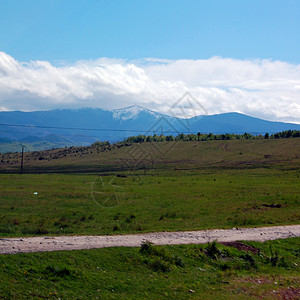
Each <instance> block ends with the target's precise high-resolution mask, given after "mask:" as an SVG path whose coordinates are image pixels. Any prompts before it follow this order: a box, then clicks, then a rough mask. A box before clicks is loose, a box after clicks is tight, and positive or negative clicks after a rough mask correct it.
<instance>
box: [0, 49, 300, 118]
mask: <svg viewBox="0 0 300 300" xmlns="http://www.w3.org/2000/svg"><path fill="white" fill-rule="evenodd" d="M186 92H189V93H190V94H191V95H193V96H194V98H195V99H196V100H197V104H198V106H199V107H200V108H202V112H203V113H204V112H205V113H208V114H215V113H224V112H232V111H236V112H241V113H245V114H248V115H252V116H256V117H261V118H265V119H268V120H278V121H291V122H296V123H300V65H294V64H290V63H287V62H282V61H271V60H236V59H229V58H221V57H213V58H210V59H207V60H164V59H151V58H148V59H143V60H135V61H124V60H120V59H107V58H101V59H98V60H93V61H78V62H75V63H73V64H64V65H59V66H57V65H54V64H51V63H49V62H46V61H30V62H19V61H17V60H15V59H14V58H13V57H11V56H10V55H8V54H6V53H4V52H0V110H2V111H3V110H25V111H32V110H48V109H54V108H79V107H100V108H107V109H112V108H120V107H124V106H128V105H132V104H134V103H135V104H139V105H141V106H144V107H147V108H149V109H153V110H156V111H159V112H163V113H167V114H168V113H170V112H171V111H172V107H173V105H174V104H175V103H177V102H178V100H179V99H180V98H181V97H182V95H184V94H185V93H186ZM195 103H196V102H194V104H195ZM195 105H196V104H195ZM189 109H191V108H189ZM173 111H174V110H173ZM198 112H200V110H199V111H198ZM180 114H181V115H180ZM177 115H178V116H183V117H188V116H190V115H188V114H186V113H184V112H183V111H182V110H177Z"/></svg>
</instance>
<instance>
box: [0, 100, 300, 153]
mask: <svg viewBox="0 0 300 300" xmlns="http://www.w3.org/2000/svg"><path fill="white" fill-rule="evenodd" d="M290 129H291V130H300V124H293V123H283V122H271V121H266V120H262V119H258V118H254V117H250V116H247V115H244V114H241V113H223V114H216V115H203V116H196V117H193V118H190V119H183V118H182V119H181V118H176V117H172V116H167V115H164V114H161V113H158V112H154V111H152V110H149V109H146V108H143V107H141V106H138V105H133V106H129V107H125V108H121V109H115V110H105V109H100V108H81V109H57V110H49V111H34V112H22V111H10V112H0V152H6V151H7V149H9V151H14V150H15V151H18V150H19V149H20V144H22V143H23V144H26V145H36V146H35V147H33V148H32V149H31V148H30V147H29V148H28V149H30V150H35V148H41V149H47V148H54V147H63V146H79V145H88V144H91V143H93V142H95V141H99V140H100V141H110V142H116V141H121V140H123V139H124V138H126V137H129V136H133V135H139V134H144V135H153V134H157V135H160V134H164V135H171V134H172V135H174V136H176V135H178V134H180V133H198V132H201V133H210V132H211V133H214V134H218V133H240V134H243V133H244V132H247V133H251V134H265V133H266V132H268V133H275V132H280V131H284V130H290ZM15 146H17V148H16V149H15ZM5 149H6V150H5ZM41 149H39V150H41Z"/></svg>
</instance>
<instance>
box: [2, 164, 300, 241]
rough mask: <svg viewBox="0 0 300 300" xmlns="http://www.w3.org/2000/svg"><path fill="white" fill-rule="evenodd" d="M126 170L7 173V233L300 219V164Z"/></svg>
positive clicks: (194, 226) (218, 225) (160, 228)
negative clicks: (298, 166) (295, 167)
mask: <svg viewBox="0 0 300 300" xmlns="http://www.w3.org/2000/svg"><path fill="white" fill-rule="evenodd" d="M126 176H127V177H116V176H115V175H109V176H100V175H97V174H90V175H75V174H73V175H70V174H40V175H38V174H23V175H20V174H2V175H0V178H1V202H0V236H28V235H30V236H33V235H39V234H55V235H61V234H96V235H97V234H124V233H132V232H135V233H136V232H141V231H142V232H149V231H163V230H165V231H171V230H197V229H207V228H231V227H241V226H269V225H280V224H297V223H299V221H300V209H299V207H300V206H299V204H300V185H299V176H300V174H299V170H277V169H275V170H274V169H265V168H257V169H242V170H221V169H219V170H216V169H215V170H197V171H147V172H146V173H145V172H140V173H139V172H134V173H133V172H129V173H128V172H126ZM36 192H37V193H38V194H37V195H36V194H34V193H36Z"/></svg>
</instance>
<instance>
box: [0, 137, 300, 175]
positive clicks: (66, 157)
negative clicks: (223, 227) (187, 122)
mask: <svg viewBox="0 0 300 300" xmlns="http://www.w3.org/2000/svg"><path fill="white" fill-rule="evenodd" d="M299 153H300V138H286V139H270V140H265V139H252V140H224V141H223V140H215V141H172V142H159V143H152V142H150V143H142V144H139V143H137V144H128V143H120V144H114V145H109V144H103V145H97V144H95V145H93V146H86V147H70V148H61V149H52V150H45V151H34V152H27V153H25V155H24V171H25V172H27V173H35V172H42V173H43V172H45V173H47V172H60V173H62V172H76V173H86V172H114V171H117V172H119V171H128V170H146V169H173V170H179V169H180V170H185V169H186V170H191V169H201V168H216V167H217V168H255V167H271V166H274V165H276V166H281V165H282V166H284V168H299V167H300V155H299ZM0 161H1V164H0V172H19V170H20V162H21V154H20V153H5V154H0Z"/></svg>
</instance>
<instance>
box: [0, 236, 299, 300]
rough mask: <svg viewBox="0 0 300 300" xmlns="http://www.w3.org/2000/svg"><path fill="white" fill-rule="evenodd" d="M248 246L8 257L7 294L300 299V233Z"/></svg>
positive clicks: (0, 274)
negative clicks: (297, 236) (279, 297)
mask: <svg viewBox="0 0 300 300" xmlns="http://www.w3.org/2000/svg"><path fill="white" fill-rule="evenodd" d="M245 244H246V245H248V246H249V245H251V246H252V248H250V247H248V248H247V249H248V250H251V251H253V250H254V251H253V253H252V252H250V251H248V252H246V251H242V250H237V249H236V248H233V247H229V246H225V245H221V244H217V243H211V244H208V245H183V246H152V245H151V244H144V245H143V246H142V247H141V248H107V249H98V250H84V251H65V252H49V253H34V254H17V255H2V256H1V255H0V298H4V299H11V298H32V297H35V298H54V299H58V298H60V299H75V298H76V299H87V298H102V299H103V298H104V299H107V298H114V299H120V298H121V299H122V298H135V299H136V298H139V299H142V298H152V299H162V298H177V299H182V298H189V297H196V298H199V297H200V298H209V299H220V298H222V299H223V298H226V299H227V298H230V299H234V298H240V299H247V298H254V297H267V298H268V297H269V299H274V298H275V296H281V297H282V298H283V296H287V295H288V296H289V298H287V299H296V298H297V297H299V295H300V281H299V272H300V268H299V266H300V252H299V249H300V238H292V239H287V240H277V241H269V242H265V243H259V242H247V243H245ZM253 247H254V248H253ZM275 249H276V250H275ZM291 296H293V297H294V298H293V297H291Z"/></svg>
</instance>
